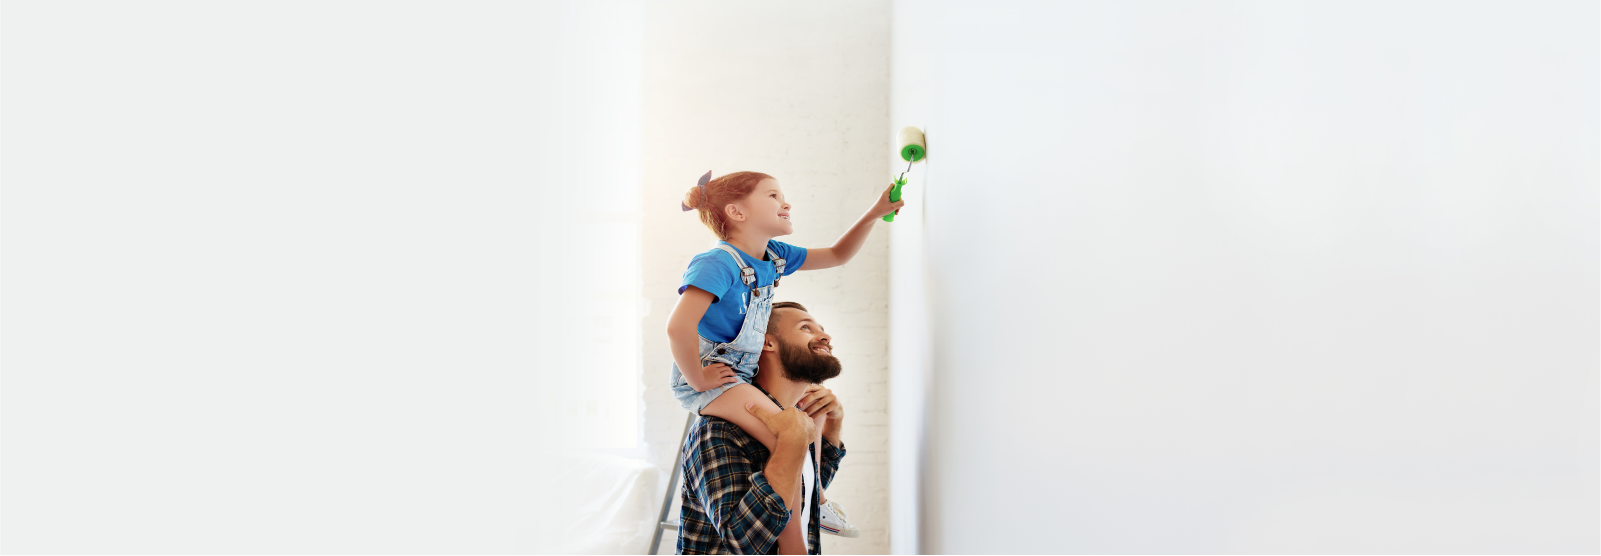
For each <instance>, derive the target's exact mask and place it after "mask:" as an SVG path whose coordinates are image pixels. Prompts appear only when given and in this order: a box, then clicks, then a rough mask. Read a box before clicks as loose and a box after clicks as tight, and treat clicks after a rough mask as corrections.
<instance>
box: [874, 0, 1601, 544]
mask: <svg viewBox="0 0 1601 556" xmlns="http://www.w3.org/2000/svg"><path fill="white" fill-rule="evenodd" d="M1597 16H1598V13H1597V7H1596V4H1595V3H1593V2H1533V3H1527V2H1521V3H1512V2H1206V3H1193V2H1073V3H1067V2H1060V3H1058V2H982V3H980V2H921V1H919V2H896V3H895V5H894V16H893V19H894V24H893V26H894V37H895V38H894V43H893V57H892V60H893V76H894V77H893V81H892V83H893V85H892V86H893V90H894V92H893V96H892V102H891V106H892V120H893V121H894V122H895V123H896V124H897V125H900V124H902V123H903V122H904V123H906V124H908V125H921V126H923V127H925V128H926V131H927V136H928V151H929V153H930V154H929V159H928V164H927V165H926V166H924V168H923V170H924V172H923V173H922V174H917V173H916V172H915V171H914V176H916V177H915V178H914V180H913V182H912V184H911V185H910V186H908V189H909V190H910V191H916V192H919V195H920V198H921V199H923V204H922V205H920V206H917V207H915V208H916V209H917V210H912V211H903V213H902V217H903V218H904V219H905V220H904V221H900V222H897V223H896V226H895V228H894V232H895V233H894V236H893V238H892V245H891V250H892V252H893V253H894V259H893V262H892V265H891V284H893V287H892V291H893V292H894V293H893V294H892V295H893V296H894V297H893V298H892V303H891V310H892V321H891V328H892V334H891V342H890V346H891V383H892V384H893V385H894V388H893V392H894V393H893V395H892V400H891V404H892V407H893V408H894V409H893V410H892V413H893V421H892V429H893V430H894V431H895V434H894V436H893V440H892V442H894V443H895V444H894V446H893V448H892V457H891V461H892V462H894V466H893V468H892V472H891V475H892V477H893V478H894V484H895V486H896V490H895V492H894V493H893V494H892V499H893V501H894V502H893V504H894V507H895V508H896V510H897V511H896V513H895V515H896V520H895V522H894V524H893V526H892V529H893V530H894V535H893V538H894V540H895V549H896V551H897V552H924V553H966V552H983V553H1011V552H1022V553H1033V552H1045V553H1130V552H1134V553H1211V552H1221V553H1263V552H1268V553H1325V552H1330V553H1372V552H1379V553H1420V552H1454V553H1480V552H1492V553H1495V552H1500V553H1508V552H1517V553H1553V552H1590V553H1594V552H1596V551H1597V550H1598V549H1601V547H1598V545H1597V542H1598V540H1597V539H1598V532H1601V529H1598V528H1601V525H1598V523H1601V519H1598V518H1601V504H1598V503H1601V500H1598V490H1597V487H1598V483H1597V469H1598V464H1601V457H1598V452H1601V441H1598V428H1597V427H1598V417H1601V413H1598V403H1597V398H1598V394H1597V386H1598V381H1597V375H1598V361H1597V354H1598V347H1601V342H1598V332H1601V327H1598V307H1597V302H1598V298H1597V292H1598V284H1601V282H1598V270H1601V269H1598V251H1597V247H1598V232H1601V227H1598V217H1597V216H1598V215H1597V201H1598V195H1597V193H1598V180H1597V167H1598V165H1597V162H1598V156H1597V152H1598V147H1601V142H1598V120H1597V115H1598V114H1597V102H1596V99H1597V98H1598V94H1601V87H1598V75H1601V70H1598V64H1597V62H1598V55H1597V51H1598V49H1597V46H1598V36H1601V34H1598V32H1597V28H1598V25H1597ZM907 508H915V511H914V512H908V511H902V510H904V509H907Z"/></svg>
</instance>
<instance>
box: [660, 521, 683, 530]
mask: <svg viewBox="0 0 1601 556" xmlns="http://www.w3.org/2000/svg"><path fill="white" fill-rule="evenodd" d="M678 526H679V523H678V522H677V521H663V522H662V523H661V528H662V529H664V530H667V531H677V530H678Z"/></svg>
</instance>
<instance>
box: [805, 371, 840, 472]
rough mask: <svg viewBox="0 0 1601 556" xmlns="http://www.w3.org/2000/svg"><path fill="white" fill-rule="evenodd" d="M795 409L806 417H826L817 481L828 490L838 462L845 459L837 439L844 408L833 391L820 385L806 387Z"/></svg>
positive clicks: (837, 469)
mask: <svg viewBox="0 0 1601 556" xmlns="http://www.w3.org/2000/svg"><path fill="white" fill-rule="evenodd" d="M795 407H799V408H802V409H804V410H806V413H807V415H810V416H813V417H815V416H818V415H827V416H828V424H826V425H823V445H821V446H818V447H817V448H818V449H819V450H822V451H823V453H822V456H823V457H822V469H820V470H819V471H821V472H820V473H819V474H818V477H817V481H818V482H819V483H820V484H822V486H823V488H825V489H826V488H828V485H829V483H832V482H834V472H836V471H839V461H840V460H841V459H843V458H844V457H845V444H844V443H842V442H841V441H840V439H839V433H840V430H842V429H843V428H844V426H845V407H844V406H843V405H840V403H839V398H837V397H835V396H834V391H833V390H829V389H827V388H824V387H823V386H822V385H821V384H813V385H811V386H807V387H806V395H804V396H801V399H800V401H798V402H796V403H795Z"/></svg>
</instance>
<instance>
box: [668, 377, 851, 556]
mask: <svg viewBox="0 0 1601 556" xmlns="http://www.w3.org/2000/svg"><path fill="white" fill-rule="evenodd" d="M771 397H772V395H768V398H771ZM773 403H778V400H773ZM778 406H779V407H780V408H782V407H784V405H783V404H779V405H778ZM822 445H823V462H822V469H817V468H816V467H815V465H814V463H813V456H812V450H816V449H817V444H812V445H811V446H809V447H808V448H807V453H806V465H814V467H813V469H814V470H815V471H816V477H817V482H818V483H820V484H818V485H815V486H813V488H812V496H811V498H812V505H811V512H810V513H811V520H810V522H809V523H808V526H807V528H806V544H807V546H808V547H809V549H808V552H809V553H811V554H822V551H821V550H820V547H819V546H818V540H819V530H818V527H817V524H818V522H819V521H821V518H820V517H818V509H817V506H818V500H819V495H818V490H819V489H822V488H826V487H827V486H828V484H829V483H830V482H832V481H833V480H834V473H835V472H836V471H839V461H840V459H842V458H844V457H845V447H844V446H834V445H833V444H830V443H829V442H828V441H827V440H824V441H823V442H822ZM771 456H772V452H769V451H768V450H767V447H766V446H762V443H761V442H757V441H756V439H754V438H751V437H750V435H748V434H745V431H743V430H740V428H739V425H735V424H733V423H730V422H728V421H725V420H723V419H719V418H717V417H701V418H700V419H699V420H697V421H696V422H695V428H694V429H692V430H691V431H690V432H689V437H688V438H687V439H685V440H684V489H683V491H682V492H683V496H682V500H683V507H682V508H681V509H680V511H679V515H680V519H679V522H680V523H682V525H680V526H679V528H678V553H679V554H777V553H778V533H779V532H780V531H782V530H783V527H784V525H785V524H787V523H788V522H789V514H790V512H789V508H786V507H784V499H783V498H780V497H779V496H778V493H776V492H773V487H772V485H770V484H768V482H767V476H766V474H765V473H763V472H762V469H763V468H764V467H766V466H767V459H768V458H769V457H771Z"/></svg>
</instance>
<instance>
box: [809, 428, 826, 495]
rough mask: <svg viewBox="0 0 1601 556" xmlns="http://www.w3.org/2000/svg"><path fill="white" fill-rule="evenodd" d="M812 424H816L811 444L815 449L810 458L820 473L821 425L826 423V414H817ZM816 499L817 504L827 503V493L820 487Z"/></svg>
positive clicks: (821, 455)
mask: <svg viewBox="0 0 1601 556" xmlns="http://www.w3.org/2000/svg"><path fill="white" fill-rule="evenodd" d="M812 424H814V425H817V436H813V437H812V446H814V447H816V448H817V450H816V451H814V452H812V458H813V461H814V462H815V463H816V464H817V472H818V473H821V472H822V471H823V427H824V426H827V425H828V416H827V415H818V416H816V417H813V418H812ZM817 501H818V503H819V504H823V503H827V502H828V493H826V492H823V489H821V488H819V489H817Z"/></svg>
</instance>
